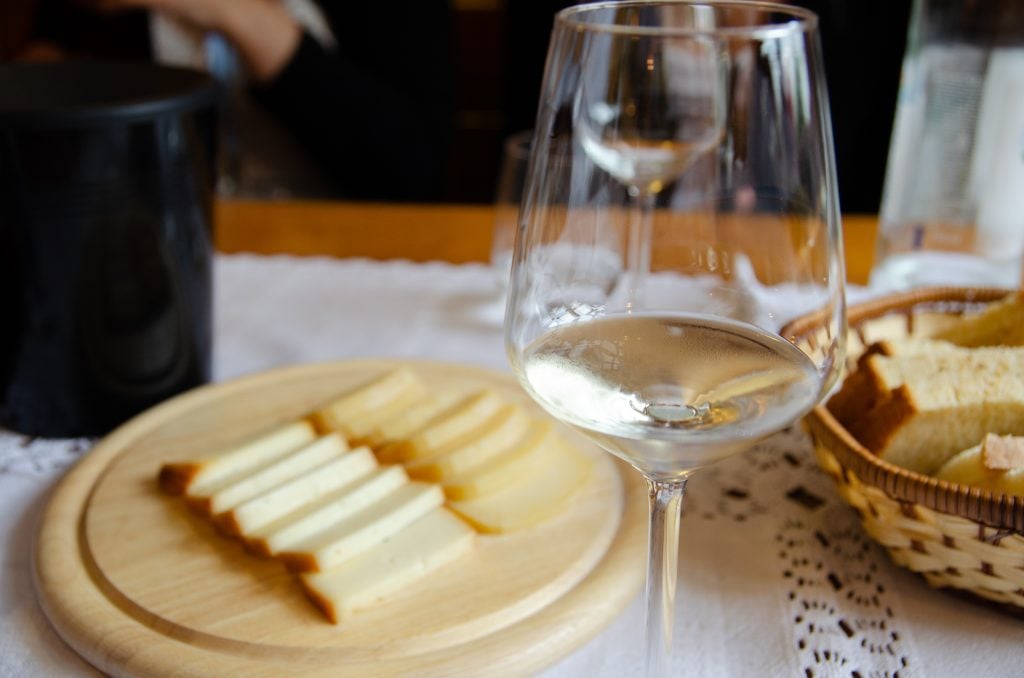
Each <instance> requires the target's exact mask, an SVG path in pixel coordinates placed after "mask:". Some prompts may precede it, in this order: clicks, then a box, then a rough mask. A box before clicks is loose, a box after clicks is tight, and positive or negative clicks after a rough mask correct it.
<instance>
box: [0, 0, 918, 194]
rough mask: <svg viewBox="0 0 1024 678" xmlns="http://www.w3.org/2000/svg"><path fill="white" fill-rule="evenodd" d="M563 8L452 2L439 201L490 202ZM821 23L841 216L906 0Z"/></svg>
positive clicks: (121, 23)
mask: <svg viewBox="0 0 1024 678" xmlns="http://www.w3.org/2000/svg"><path fill="white" fill-rule="evenodd" d="M39 4H40V2H39V0H32V1H26V2H22V1H15V0H3V1H0V58H2V59H10V58H12V57H14V56H15V55H18V54H19V53H21V52H22V51H23V49H24V48H25V45H26V44H28V42H29V40H30V39H31V35H32V31H33V30H34V27H35V26H36V24H37V23H38V20H39V17H38V13H39V12H38V11H37V10H38V5H39ZM569 4H572V3H569V2H564V1H559V2H552V1H551V0H504V1H503V0H453V1H452V2H451V5H450V8H451V21H452V57H453V68H454V73H453V74H452V75H453V78H454V83H455V87H456V89H455V91H456V100H455V102H454V103H455V116H454V120H453V123H452V124H453V127H454V135H453V137H452V139H453V141H452V147H451V153H450V161H449V163H448V170H447V176H446V177H445V181H444V188H443V190H442V192H441V193H440V194H438V195H437V196H436V197H437V199H438V200H443V201H448V202H488V201H490V200H492V199H493V196H494V188H495V182H496V176H497V171H498V165H499V163H500V159H501V144H502V140H503V139H504V138H505V137H506V136H508V135H509V134H511V133H514V132H516V131H519V130H523V129H528V128H529V127H531V126H532V124H533V118H534V115H535V113H536V107H537V96H538V93H539V91H540V79H541V74H542V71H543V65H544V58H545V55H546V49H547V42H548V37H549V35H550V32H551V25H552V17H553V15H554V13H555V12H556V11H557V10H558V9H560V8H561V7H564V6H567V5H569ZM795 4H799V5H803V6H805V7H808V8H810V9H812V10H814V11H816V12H817V13H818V14H819V15H820V17H821V33H822V43H823V48H824V53H825V61H826V74H827V78H828V85H829V94H830V97H831V106H832V117H833V126H834V133H835V142H836V156H837V162H838V172H839V188H840V200H841V204H842V209H843V211H845V212H877V211H878V208H879V204H880V198H881V189H882V183H883V179H884V173H885V161H886V157H887V153H888V146H889V136H890V132H891V126H892V118H893V112H894V109H895V101H896V94H897V89H898V86H899V75H900V64H901V60H902V55H903V50H904V46H905V38H906V28H907V20H908V17H909V13H910V0H800V1H798V2H795ZM68 7H69V8H70V9H67V10H66V11H67V13H66V14H65V15H64V16H63V17H62V18H61V20H60V21H57V22H56V29H54V28H53V25H54V24H53V22H51V28H50V30H51V31H53V30H56V31H57V32H60V31H62V30H63V32H64V35H63V36H62V38H63V40H64V41H66V42H67V43H69V44H71V45H72V46H73V47H74V50H75V51H76V52H80V53H87V54H96V55H102V56H125V57H131V56H139V55H140V54H145V51H146V49H147V41H146V39H145V37H144V36H145V34H146V24H145V18H144V17H142V16H139V15H121V16H115V17H110V16H106V17H101V16H97V15H95V14H93V13H90V12H88V11H87V10H83V9H82V8H80V7H76V6H75V4H74V3H73V2H72V3H68Z"/></svg>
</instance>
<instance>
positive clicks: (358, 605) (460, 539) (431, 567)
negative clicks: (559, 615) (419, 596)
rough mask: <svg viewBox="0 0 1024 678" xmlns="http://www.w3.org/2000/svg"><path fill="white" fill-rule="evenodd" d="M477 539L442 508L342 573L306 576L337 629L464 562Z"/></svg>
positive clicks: (305, 581)
mask: <svg viewBox="0 0 1024 678" xmlns="http://www.w3.org/2000/svg"><path fill="white" fill-rule="evenodd" d="M474 535H475V533H474V532H473V530H472V529H471V528H470V527H469V526H467V525H466V524H465V523H463V522H462V521H461V520H459V519H458V518H456V517H455V516H453V515H452V514H451V513H449V512H448V511H446V510H445V509H443V508H437V509H434V510H432V511H430V512H429V513H427V514H426V515H425V516H422V517H421V518H419V519H418V520H416V521H415V522H413V523H411V524H409V525H407V526H406V527H404V528H403V529H401V530H399V531H398V532H396V533H394V534H393V535H392V536H391V537H390V538H387V539H385V540H383V541H382V542H380V543H379V544H377V545H376V546H374V547H372V548H370V549H368V550H367V551H366V552H364V553H363V554H362V555H359V556H357V557H355V558H353V559H351V560H349V561H347V562H345V563H343V564H341V565H339V566H338V567H336V568H332V569H330V570H327V571H325V572H317V573H307V574H303V575H302V583H303V586H304V587H305V589H306V592H307V593H308V594H309V597H310V598H312V599H313V601H314V602H316V604H317V605H318V606H320V608H322V609H323V611H324V613H325V614H326V615H327V617H328V618H329V619H330V620H331V621H332V622H333V623H335V624H337V623H338V622H339V621H340V620H341V619H344V618H345V617H348V616H349V615H351V614H352V613H353V612H356V611H358V610H361V609H366V608H368V607H370V606H372V605H375V604H378V603H380V602H381V601H382V600H384V599H386V597H387V596H388V595H390V594H392V593H394V592H395V591H398V590H400V589H403V588H405V587H407V586H410V585H411V584H414V583H416V582H417V581H419V580H421V579H422V578H424V577H426V576H427V575H428V574H430V573H431V572H433V571H435V570H437V569H438V568H440V567H441V566H443V565H445V564H447V563H449V562H451V561H453V560H455V559H456V558H458V557H459V556H462V555H463V554H465V553H466V552H467V551H468V550H469V549H470V547H471V546H472V544H473V538H474Z"/></svg>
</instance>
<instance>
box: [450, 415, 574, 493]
mask: <svg viewBox="0 0 1024 678" xmlns="http://www.w3.org/2000/svg"><path fill="white" fill-rule="evenodd" d="M560 444H562V442H561V441H560V440H559V438H558V435H557V434H556V433H555V432H554V430H553V428H552V427H551V425H550V424H549V423H547V422H533V424H532V426H531V427H530V430H529V431H528V432H527V434H526V435H525V436H523V437H522V438H521V439H520V440H518V441H517V442H516V444H515V445H514V446H513V447H512V448H511V449H509V450H508V451H506V452H505V453H504V454H501V455H500V456H497V457H495V458H493V459H490V460H489V461H488V462H487V463H485V464H483V465H481V466H477V467H475V468H472V469H470V470H469V471H464V472H461V473H453V474H447V475H445V476H444V478H443V479H442V481H441V484H442V486H443V487H444V493H445V496H446V497H448V499H451V500H461V499H472V498H474V497H480V496H483V495H485V494H490V493H491V492H497V491H499V490H501V489H502V488H503V487H507V486H509V485H514V484H516V483H519V482H522V481H523V480H524V479H525V478H526V477H527V476H535V475H537V474H538V473H541V472H543V469H544V466H545V464H546V463H547V460H546V459H544V455H548V454H558V450H556V449H553V448H554V447H555V446H557V445H560Z"/></svg>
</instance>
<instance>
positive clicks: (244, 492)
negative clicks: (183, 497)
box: [186, 433, 348, 514]
mask: <svg viewBox="0 0 1024 678" xmlns="http://www.w3.org/2000/svg"><path fill="white" fill-rule="evenodd" d="M347 450H348V445H347V444H346V443H345V439H344V438H342V437H341V435H339V434H337V433H329V434H327V435H325V436H321V437H320V438H317V439H316V440H314V441H313V442H311V443H310V444H309V445H306V446H305V447H301V448H299V449H298V450H295V451H294V452H290V453H289V454H286V455H285V456H284V457H283V458H280V459H276V460H274V461H272V462H271V463H270V464H267V465H266V466H263V467H260V468H259V469H256V470H255V471H253V472H252V473H248V474H246V475H244V476H243V477H241V478H238V479H237V480H235V481H234V482H233V483H231V484H230V485H227V486H226V487H223V488H220V489H218V490H217V491H216V492H214V493H213V494H211V495H209V496H205V497H204V496H202V495H201V494H199V493H197V492H194V491H193V490H187V491H186V494H187V495H188V496H189V497H190V499H191V500H192V502H191V503H192V504H193V505H199V507H200V508H202V509H203V510H205V511H207V512H209V513H214V514H216V513H223V512H224V511H227V510H228V509H232V508H234V507H236V506H238V505H239V504H241V503H242V502H244V501H248V500H249V499H252V498H253V497H255V496H256V495H258V494H262V493H263V492H266V491H267V490H269V489H271V488H273V487H276V486H278V485H281V484H282V483H285V482H287V481H289V480H291V479H292V478H295V477H296V476H299V475H301V474H303V473H305V472H306V471H309V470H310V469H314V468H317V467H318V466H322V465H323V464H326V463H327V462H328V461H331V460H332V459H336V458H338V457H340V456H341V455H343V454H345V452H346V451H347Z"/></svg>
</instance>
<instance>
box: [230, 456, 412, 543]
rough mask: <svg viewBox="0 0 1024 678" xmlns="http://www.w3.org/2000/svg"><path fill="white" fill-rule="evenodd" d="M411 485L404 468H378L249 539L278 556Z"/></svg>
mask: <svg viewBox="0 0 1024 678" xmlns="http://www.w3.org/2000/svg"><path fill="white" fill-rule="evenodd" d="M408 482H409V476H407V475H406V473H405V469H403V468H402V467H401V466H385V467H383V468H378V469H377V470H375V471H373V472H372V473H370V474H369V475H367V476H363V477H361V478H360V479H359V481H358V482H357V483H353V484H351V485H347V486H345V487H344V488H343V489H342V490H341V491H339V492H336V493H333V494H331V495H328V496H327V497H324V498H323V499H321V500H320V501H318V502H316V503H314V504H310V505H309V506H308V507H305V508H303V509H300V510H298V511H296V512H294V513H292V514H289V515H288V516H285V517H284V518H282V519H281V520H279V521H277V522H275V523H272V524H270V525H267V526H266V527H264V528H262V529H261V530H257V532H256V533H253V534H247V535H245V536H246V538H247V539H249V540H250V543H251V545H252V546H253V547H254V548H255V549H256V550H257V551H259V552H260V553H263V554H265V555H276V554H278V553H280V552H281V551H285V550H288V549H290V548H294V547H295V545H296V544H298V543H300V542H302V541H303V540H305V539H309V538H310V537H312V536H313V535H315V534H318V533H320V532H323V531H324V530H326V529H328V528H329V527H330V526H331V525H335V524H337V523H339V522H341V521H342V520H345V519H346V518H348V517H350V516H352V515H353V514H355V513H356V512H358V511H361V510H362V509H364V508H366V507H367V506H370V505H371V504H374V503H376V502H378V501H380V500H381V499H382V498H384V497H385V496H387V495H388V494H391V493H392V492H394V491H395V490H397V489H398V488H399V487H401V486H402V485H405V484H406V483H408Z"/></svg>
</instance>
